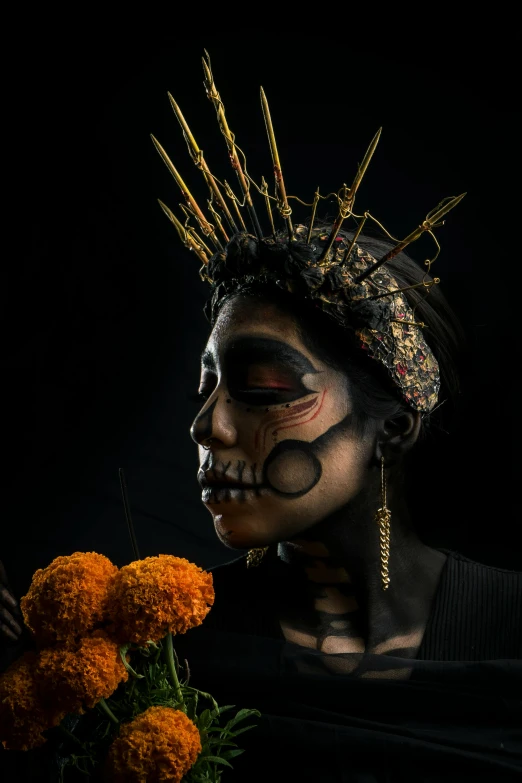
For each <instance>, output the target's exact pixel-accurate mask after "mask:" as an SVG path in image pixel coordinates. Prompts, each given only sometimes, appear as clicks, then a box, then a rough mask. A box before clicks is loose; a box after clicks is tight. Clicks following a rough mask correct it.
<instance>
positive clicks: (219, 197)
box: [167, 92, 238, 242]
mask: <svg viewBox="0 0 522 783" xmlns="http://www.w3.org/2000/svg"><path fill="white" fill-rule="evenodd" d="M167 94H168V96H169V100H170V104H171V106H172V108H173V109H174V114H175V115H176V117H177V118H178V121H179V124H180V125H181V128H182V130H183V135H184V137H185V141H186V142H187V147H188V149H189V152H190V156H191V158H192V160H193V161H194V164H195V165H196V167H197V168H198V169H200V170H201V173H202V174H203V176H204V177H205V182H206V183H207V185H208V187H209V189H210V192H211V193H212V195H213V196H214V197H215V199H216V201H217V203H218V204H219V206H220V207H221V209H222V210H223V213H224V215H225V217H226V219H227V221H228V224H229V226H230V228H231V230H232V231H234V232H237V230H238V228H237V226H236V223H235V221H234V218H233V217H232V213H231V212H230V210H229V208H228V204H227V202H226V201H225V199H224V197H223V194H222V193H221V191H220V189H219V186H218V184H217V182H216V180H215V179H214V177H213V175H212V172H211V171H210V169H209V167H208V165H207V162H206V160H205V158H204V157H203V150H201V149H200V148H199V147H198V144H197V142H196V139H195V138H194V136H193V135H192V132H191V130H190V128H189V126H188V124H187V121H186V120H185V117H184V116H183V114H182V113H181V109H180V108H179V106H178V104H177V103H176V101H175V100H174V98H173V97H172V95H171V94H170V92H169V93H167ZM221 231H222V233H223V235H224V237H225V240H226V241H227V242H228V236H227V235H226V233H225V231H224V229H223V228H222V227H221Z"/></svg>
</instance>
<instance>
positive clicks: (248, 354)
mask: <svg viewBox="0 0 522 783" xmlns="http://www.w3.org/2000/svg"><path fill="white" fill-rule="evenodd" d="M224 360H225V363H226V365H227V366H228V367H233V366H234V365H235V364H255V363H263V364H268V363H269V362H277V363H279V364H284V365H286V366H289V367H291V368H292V369H293V370H295V371H296V372H298V373H299V375H307V374H308V373H317V372H319V370H316V368H315V367H314V366H313V364H312V363H311V362H310V360H309V359H307V357H306V356H304V354H302V353H301V352H300V351H298V350H297V349H296V348H293V347H292V346H291V345H288V343H283V342H281V341H279V340H274V339H273V338H270V337H262V336H255V335H253V336H252V337H250V336H249V337H232V338H231V339H230V340H229V341H228V342H227V343H226V345H225V351H224Z"/></svg>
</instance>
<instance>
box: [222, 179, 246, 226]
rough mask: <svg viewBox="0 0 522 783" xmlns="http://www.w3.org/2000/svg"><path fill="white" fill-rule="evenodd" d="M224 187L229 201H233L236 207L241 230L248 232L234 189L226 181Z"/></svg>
mask: <svg viewBox="0 0 522 783" xmlns="http://www.w3.org/2000/svg"><path fill="white" fill-rule="evenodd" d="M223 185H224V186H225V193H226V194H227V196H228V197H229V199H230V200H231V201H232V203H233V205H234V209H235V210H236V215H237V219H238V221H239V223H240V224H241V228H242V230H243V231H246V230H247V227H246V226H245V221H244V220H243V215H242V214H241V212H240V211H239V204H238V203H237V198H236V197H235V195H234V192H233V190H232V188H231V187H230V185H229V184H228V182H227V181H226V180H224V182H223Z"/></svg>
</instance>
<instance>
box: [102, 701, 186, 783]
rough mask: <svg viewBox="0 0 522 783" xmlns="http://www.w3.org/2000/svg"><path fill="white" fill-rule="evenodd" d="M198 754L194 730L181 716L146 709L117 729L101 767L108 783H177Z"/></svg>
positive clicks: (165, 709)
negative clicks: (116, 735) (104, 765)
mask: <svg viewBox="0 0 522 783" xmlns="http://www.w3.org/2000/svg"><path fill="white" fill-rule="evenodd" d="M200 753H201V739H200V736H199V731H198V729H197V726H195V724H194V723H193V722H192V721H191V720H190V718H187V716H186V715H185V713H184V712H181V711H180V710H174V709H172V708H171V707H149V709H148V710H145V712H142V713H141V715H138V717H137V718H134V720H133V721H131V722H130V723H127V724H124V725H123V726H122V727H121V731H120V736H119V737H118V739H116V740H114V742H113V743H112V745H111V747H110V749H109V754H108V756H107V763H106V767H105V778H106V780H107V781H111V783H143V781H147V783H160V781H161V782H163V781H165V783H166V781H169V783H179V781H180V780H181V779H182V777H183V776H184V775H185V774H186V773H187V772H188V771H189V769H190V768H191V767H192V765H193V764H194V762H195V761H196V759H197V757H198V756H199V754H200Z"/></svg>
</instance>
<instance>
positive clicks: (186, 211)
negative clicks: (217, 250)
mask: <svg viewBox="0 0 522 783" xmlns="http://www.w3.org/2000/svg"><path fill="white" fill-rule="evenodd" d="M178 206H179V208H180V209H181V211H182V212H183V214H184V215H185V224H184V226H183V227H184V229H185V231H188V232H189V234H190V235H191V236H192V237H193V238H194V239H195V240H196V242H197V243H198V244H200V245H201V247H202V248H203V250H204V251H205V253H206V254H207V255H208V257H209V258H210V256H211V255H213V251H212V250H211V249H210V248H209V246H208V245H207V244H206V242H204V241H203V240H202V239H201V237H200V236H198V234H197V233H196V229H195V228H194V227H193V226H191V225H190V223H189V220H190V218H191V217H194V213H193V212H192V211H191V210H190V209H189V208H188V207H186V206H185V204H178Z"/></svg>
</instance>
